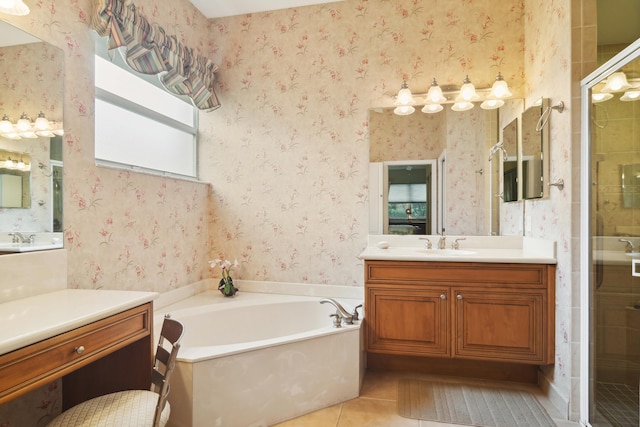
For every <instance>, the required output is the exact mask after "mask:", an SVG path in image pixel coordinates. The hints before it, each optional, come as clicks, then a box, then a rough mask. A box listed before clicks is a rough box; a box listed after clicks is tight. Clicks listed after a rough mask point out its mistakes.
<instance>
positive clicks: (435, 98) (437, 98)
mask: <svg viewBox="0 0 640 427" xmlns="http://www.w3.org/2000/svg"><path fill="white" fill-rule="evenodd" d="M427 100H428V102H429V103H431V104H441V103H443V102H446V101H447V98H445V97H444V95H443V94H442V89H441V88H440V86H438V82H437V81H436V79H435V78H434V79H433V82H431V87H430V88H429V91H428V92H427Z"/></svg>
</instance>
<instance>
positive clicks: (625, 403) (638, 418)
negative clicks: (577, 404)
mask: <svg viewBox="0 0 640 427" xmlns="http://www.w3.org/2000/svg"><path fill="white" fill-rule="evenodd" d="M639 401H640V397H639V396H638V389H633V388H631V387H629V386H628V385H625V384H613V383H602V382H598V383H597V384H596V407H597V409H598V417H597V418H596V419H597V420H598V423H597V424H598V425H599V424H602V425H611V426H613V427H635V426H640V414H638V402H639ZM600 416H602V417H603V419H600ZM600 421H602V423H600Z"/></svg>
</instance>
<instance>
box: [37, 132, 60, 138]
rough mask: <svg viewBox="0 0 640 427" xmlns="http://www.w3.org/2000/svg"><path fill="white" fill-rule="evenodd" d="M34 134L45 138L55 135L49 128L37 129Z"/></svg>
mask: <svg viewBox="0 0 640 427" xmlns="http://www.w3.org/2000/svg"><path fill="white" fill-rule="evenodd" d="M36 135H38V136H43V137H45V138H53V137H54V136H56V134H55V133H53V132H51V131H50V130H39V131H37V132H36Z"/></svg>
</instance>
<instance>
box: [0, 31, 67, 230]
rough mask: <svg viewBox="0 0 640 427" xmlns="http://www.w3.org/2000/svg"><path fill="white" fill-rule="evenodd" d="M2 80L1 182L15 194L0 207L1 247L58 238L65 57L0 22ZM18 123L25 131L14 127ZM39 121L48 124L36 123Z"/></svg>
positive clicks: (47, 44)
mask: <svg viewBox="0 0 640 427" xmlns="http://www.w3.org/2000/svg"><path fill="white" fill-rule="evenodd" d="M0 75H2V76H4V81H3V90H2V92H0V118H1V119H2V121H0V162H4V163H1V164H0V176H3V177H8V176H9V177H8V178H2V179H3V181H4V180H6V189H5V183H4V182H3V184H2V190H3V193H4V194H8V193H6V192H7V191H9V192H11V193H12V194H13V196H11V197H12V201H11V202H10V203H9V204H10V205H5V204H3V205H2V206H0V236H1V237H0V241H4V240H5V239H6V238H7V235H8V234H9V233H10V232H14V231H19V232H21V233H49V232H62V230H63V215H62V210H63V209H62V175H63V173H62V171H63V162H62V160H63V159H62V137H61V134H62V132H63V131H62V122H63V95H64V84H63V77H64V55H63V52H62V50H60V49H58V48H57V47H55V46H53V45H51V44H49V43H47V42H44V41H42V40H40V39H38V38H37V37H34V36H32V35H30V34H28V33H26V32H24V31H22V30H20V29H18V28H16V27H13V26H12V25H10V24H8V23H6V22H2V21H0ZM22 118H24V119H27V124H25V126H26V127H25V128H24V129H23V128H18V127H17V122H18V120H20V119H22ZM41 118H44V119H45V120H46V121H47V122H46V124H45V123H44V121H43V120H40V121H38V122H36V120H37V119H41ZM36 124H38V126H40V125H41V126H42V127H41V128H39V127H37V126H36ZM25 129H26V130H25ZM54 130H55V131H56V133H54V132H53V131H54ZM14 156H15V157H16V158H15V159H14ZM9 157H10V162H11V165H10V164H9V161H8V158H9ZM18 157H19V158H18ZM22 163H24V165H25V166H27V165H28V168H27V167H25V166H22ZM21 167H22V168H23V169H22V170H21ZM18 171H20V172H18ZM11 176H14V177H15V176H20V189H21V202H20V205H19V206H17V202H16V200H17V199H16V197H17V196H16V195H15V194H16V192H17V190H16V188H17V187H16V186H17V185H18V179H17V178H12V177H11ZM7 197H9V196H7Z"/></svg>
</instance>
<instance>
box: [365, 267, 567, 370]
mask: <svg viewBox="0 0 640 427" xmlns="http://www.w3.org/2000/svg"><path fill="white" fill-rule="evenodd" d="M365 310H366V315H365V319H366V325H367V326H366V331H367V333H366V337H367V351H368V352H370V353H377V354H391V355H403V356H432V357H433V356H436V357H444V358H454V359H472V360H485V361H493V362H511V363H524V364H536V365H544V364H550V363H553V361H554V342H555V265H549V264H515V263H514V264H501V263H472V262H411V261H366V262H365Z"/></svg>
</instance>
